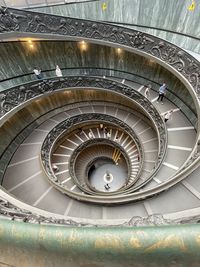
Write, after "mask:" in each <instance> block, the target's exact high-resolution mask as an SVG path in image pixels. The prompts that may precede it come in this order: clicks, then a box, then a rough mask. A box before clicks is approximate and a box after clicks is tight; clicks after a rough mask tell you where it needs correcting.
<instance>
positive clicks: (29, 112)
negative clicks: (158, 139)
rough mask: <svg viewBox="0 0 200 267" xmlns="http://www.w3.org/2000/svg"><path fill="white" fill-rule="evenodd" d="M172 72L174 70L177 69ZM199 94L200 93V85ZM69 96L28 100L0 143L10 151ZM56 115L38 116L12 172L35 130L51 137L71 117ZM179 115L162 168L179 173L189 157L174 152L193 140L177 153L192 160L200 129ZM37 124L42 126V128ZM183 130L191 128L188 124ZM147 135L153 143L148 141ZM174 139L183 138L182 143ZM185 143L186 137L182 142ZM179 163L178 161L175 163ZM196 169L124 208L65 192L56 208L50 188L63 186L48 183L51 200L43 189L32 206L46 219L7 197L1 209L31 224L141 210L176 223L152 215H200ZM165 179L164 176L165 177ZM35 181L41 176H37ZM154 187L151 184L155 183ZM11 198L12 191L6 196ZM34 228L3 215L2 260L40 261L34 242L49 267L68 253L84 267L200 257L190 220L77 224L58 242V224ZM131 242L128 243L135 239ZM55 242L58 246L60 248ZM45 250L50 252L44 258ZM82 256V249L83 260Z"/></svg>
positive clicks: (70, 259)
mask: <svg viewBox="0 0 200 267" xmlns="http://www.w3.org/2000/svg"><path fill="white" fill-rule="evenodd" d="M13 62H14V61H13ZM83 62H87V60H86V58H85V59H84V61H83ZM56 63H57V62H56ZM158 69H159V68H158ZM155 70H157V68H155ZM170 75H172V74H171V73H170ZM170 75H169V76H168V75H167V74H166V77H168V78H169V79H170V77H171V76H170ZM158 77H159V75H158ZM162 79H163V77H162ZM168 81H169V80H168ZM169 83H170V82H169ZM137 86H138V87H137V88H136V90H140V88H141V84H140V85H137ZM188 87H189V86H188ZM183 90H184V89H183ZM80 92H81V90H80V91H77V92H76V93H77V95H76V99H77V100H78V102H79V101H80V100H83V99H84V100H86V99H85V98H84V97H83V95H82V94H81V93H80ZM184 92H187V95H185V97H186V98H188V99H189V102H188V103H189V105H191V103H193V102H192V101H191V99H192V97H190V96H189V93H188V91H187V89H185V91H184ZM78 93H80V94H78ZM196 94H198V91H196ZM156 95H157V94H155V93H154V92H153V95H152V96H151V99H150V100H151V101H152V103H154V102H155V101H153V98H155V99H156ZM180 95H181V92H180ZM55 96H56V97H55ZM64 96H65V97H68V98H67V103H69V102H68V100H69V101H72V102H73V98H70V95H69V94H65V95H64V94H63V95H62V96H61V93H58V94H52V95H49V96H48V97H47V98H45V97H44V98H43V99H41V100H40V99H39V98H38V99H35V102H34V103H31V104H30V106H27V107H25V108H24V109H23V110H20V111H19V112H18V113H17V114H15V115H14V116H13V118H11V117H10V118H9V119H8V120H7V121H6V122H5V124H4V125H3V126H2V133H3V134H4V135H5V133H6V134H7V135H9V134H11V138H10V137H7V136H6V139H7V143H5V144H4V143H3V142H2V144H1V145H2V146H1V147H2V149H5V148H6V146H7V144H8V143H9V142H10V141H11V139H12V137H14V136H15V135H17V134H18V133H20V132H21V130H22V129H23V127H24V126H26V125H28V124H29V123H30V122H31V120H32V119H33V118H37V117H38V116H41V115H42V114H44V113H45V112H48V111H49V109H54V108H55V107H59V105H60V104H64V105H65V104H66V98H65V97H64ZM89 96H90V97H91V99H93V97H94V93H93V92H90V93H89ZM108 96H109V93H108V92H105V95H103V97H102V96H101V94H99V95H97V96H96V97H95V101H103V100H105V97H106V100H107V97H108ZM60 98H61V99H60ZM108 98H109V97H108ZM196 98H197V96H196ZM196 98H195V97H194V95H193V99H195V101H194V102H195V104H196V107H197V108H198V102H197V99H196ZM111 99H112V101H114V102H115V101H116V100H117V98H116V99H115V98H113V96H112V95H111V94H110V99H108V100H109V104H110V103H111V101H110V100H111ZM190 101H191V102H190ZM118 103H119V104H126V105H127V101H126V103H125V101H124V100H123V99H121V101H119V100H118ZM45 104H46V106H45ZM41 106H42V107H41ZM87 106H88V107H89V108H90V109H91V110H95V106H93V105H91V101H90V102H89V103H87ZM155 106H156V108H157V109H158V110H159V112H160V114H162V113H163V112H165V111H166V109H170V108H175V106H174V104H173V103H172V102H170V101H168V100H167V99H166V102H165V105H157V104H156V103H155ZM129 107H130V108H131V104H129ZM74 109H76V112H79V113H83V112H84V110H85V109H86V110H87V107H82V108H81V107H79V108H77V106H76V105H75V107H74ZM176 109H178V107H176ZM60 111H64V112H65V110H64V109H63V110H62V108H61V109H60ZM105 111H107V106H106V109H104V108H103V112H105ZM34 112H35V114H34ZM67 112H68V111H66V113H67ZM66 113H65V114H66ZM52 114H53V115H56V116H53V117H50V118H49V116H48V115H49V114H47V116H46V115H45V116H46V119H47V118H48V119H47V120H45V116H44V120H43V118H42V121H40V118H39V119H38V121H37V122H36V125H34V127H35V129H34V131H33V132H32V134H31V135H30V136H29V137H28V138H27V139H26V140H24V138H25V137H26V136H27V135H26V134H25V135H24V136H22V138H21V140H17V142H16V144H14V150H15V149H16V148H17V146H18V145H19V144H20V142H21V141H24V143H23V144H21V145H20V149H21V152H22V153H20V149H19V150H18V151H17V153H16V155H15V156H14V157H13V159H12V160H13V162H11V164H10V166H9V168H8V169H9V170H11V172H12V167H15V166H16V165H17V164H18V163H19V162H18V160H20V155H21V156H22V159H23V160H24V155H26V153H23V151H27V150H28V149H27V148H28V146H29V145H30V143H29V141H30V140H34V138H35V137H36V135H35V132H39V133H43V135H45V134H47V133H48V131H49V130H50V129H51V128H52V127H53V126H54V125H55V123H57V122H56V119H57V120H63V117H65V115H63V114H59V112H57V111H55V113H54V110H53V112H52ZM52 114H51V115H52ZM114 114H116V115H117V114H118V109H117V108H116V109H115V111H114ZM123 114H124V113H123V112H122V113H120V116H122V118H123ZM197 114H199V110H197ZM57 115H58V116H57ZM69 116H70V114H69ZM127 118H128V117H127V116H126V119H127ZM174 118H175V119H174V120H173V121H172V122H170V123H169V124H168V125H167V130H168V132H169V146H170V147H168V155H167V157H166V161H165V162H164V164H163V166H162V171H163V173H166V171H167V170H168V169H167V168H171V167H172V168H171V169H173V174H176V171H178V170H179V168H181V167H182V165H183V164H184V162H182V161H179V159H178V156H177V158H173V157H172V154H173V153H171V154H170V150H173V149H174V147H176V148H177V147H178V146H179V149H180V147H181V148H183V146H184V145H185V146H186V145H187V147H184V149H185V150H184V151H186V152H187V154H186V152H183V151H181V154H180V153H179V152H177V151H176V155H181V159H182V156H183V153H184V157H185V159H186V160H187V159H188V157H189V155H190V152H191V151H192V149H193V148H192V146H193V145H195V138H196V132H195V130H194V126H193V125H191V124H190V123H189V122H188V120H187V119H186V118H185V116H184V115H183V114H182V113H181V112H180V113H179V111H178V110H177V113H176V114H175V116H174ZM124 120H125V119H124ZM17 121H19V122H20V123H19V124H20V125H19V124H18V123H17ZM174 123H175V124H174ZM38 125H39V127H37V126H38ZM177 125H178V128H179V129H178V130H177V129H176V128H177V127H176V126H177ZM34 127H33V128H34ZM13 128H14V131H13ZM182 128H184V130H183V129H182ZM185 128H187V129H185ZM174 129H176V130H174ZM32 130H33V129H32ZM146 130H147V129H140V133H141V134H143V133H144V131H146ZM6 131H8V132H6ZM173 131H178V133H177V132H176V133H175V135H173ZM179 131H180V132H179ZM182 131H183V132H182ZM187 131H191V132H190V137H191V139H189V138H188V134H187ZM180 133H181V137H182V138H180ZM27 134H29V132H27ZM22 135H23V134H22ZM34 135H35V136H34ZM38 136H40V137H44V136H42V134H41V135H40V134H39V135H37V137H38ZM31 138H33V139H31ZM41 139H42V138H41ZM40 141H41V140H40ZM147 141H148V142H149V140H147ZM174 141H175V142H177V143H176V144H175V143H174ZM180 141H181V142H182V143H180ZM14 143H15V142H14ZM189 146H191V147H189ZM26 149H27V150H26ZM14 150H12V149H11V154H12V153H13V151H14ZM38 150H39V149H38V147H37V144H35V145H34V149H32V150H29V152H30V154H31V155H32V153H33V154H34V153H35V151H37V153H38ZM197 152H198V151H197ZM7 153H10V151H9V150H8V151H7ZM30 154H29V155H30ZM194 156H195V157H198V156H199V155H198V154H197V153H196V154H195V155H194ZM195 157H194V158H193V159H191V160H194V161H193V163H194V164H193V165H195V164H196V166H197V164H198V163H197V158H195ZM147 160H148V159H147ZM167 160H169V162H167ZM195 160H196V161H195ZM25 161H26V159H25ZM175 161H176V164H177V165H174V164H175V163H174V162H175ZM4 163H5V162H3V163H2V166H4ZM16 163H17V164H16ZM37 163H38V162H37ZM178 164H179V165H178ZM19 165H20V164H19ZM38 166H39V164H37V167H38ZM26 170H29V168H26ZM197 170H198V169H197ZM147 171H148V170H147ZM170 171H171V170H170ZM196 174H198V171H197V172H196V171H195V172H193V173H192V174H190V176H189V177H187V178H186V179H185V180H184V181H182V182H180V183H178V184H177V185H175V186H174V187H173V188H171V189H169V190H166V191H165V192H163V193H162V194H160V195H156V196H154V197H153V198H152V199H149V200H146V199H144V200H142V201H140V202H138V203H135V204H134V206H132V205H131V203H130V204H127V206H124V205H123V206H118V207H116V208H115V207H96V206H90V207H86V205H85V204H84V203H81V202H78V204H77V203H76V202H75V201H73V200H70V199H68V198H67V197H66V196H62V197H61V196H59V197H58V198H57V199H56V201H55V203H57V204H58V205H57V206H55V205H53V203H52V204H51V205H50V204H49V203H50V202H48V192H51V193H52V192H53V193H55V195H56V194H57V193H56V190H54V189H52V188H50V187H48V186H49V185H48V186H47V187H46V188H45V190H47V191H45V195H44V192H43V193H42V196H43V197H44V198H45V196H47V198H45V199H44V200H45V201H44V202H42V196H40V197H39V195H37V196H38V199H34V200H33V199H32V200H31V201H32V203H31V204H32V205H33V206H34V207H33V209H32V211H35V212H36V214H40V215H41V214H43V216H44V217H43V218H41V217H37V215H34V214H27V213H26V212H25V211H22V210H19V209H17V208H16V207H14V208H13V210H12V211H10V210H9V208H10V205H11V204H10V203H9V202H6V201H5V202H3V203H2V200H1V205H2V206H3V209H2V210H3V211H4V213H3V214H4V215H5V214H6V215H9V216H10V217H11V218H12V219H13V220H15V219H16V220H22V219H21V218H23V221H24V222H37V223H40V222H42V223H55V224H56V223H58V224H59V223H62V222H63V223H64V224H67V225H73V224H74V221H73V220H71V219H69V220H65V218H66V216H67V215H69V216H71V217H70V218H73V217H76V216H77V215H79V214H80V215H83V216H84V219H85V220H83V221H82V222H81V223H80V224H79V223H78V222H77V221H76V222H75V225H77V226H80V225H89V226H91V224H89V223H88V222H89V219H88V218H91V217H92V216H94V217H93V219H92V220H93V222H94V220H95V222H98V220H101V221H102V223H103V222H104V221H106V220H110V221H113V218H115V217H116V218H119V217H118V216H122V217H123V218H130V214H134V215H135V214H137V215H138V216H141V217H143V218H144V217H146V216H149V218H150V219H149V221H148V224H150V225H152V224H154V223H155V224H156V223H157V224H168V223H170V221H167V220H164V219H163V218H162V217H160V216H158V217H156V216H153V214H155V213H157V212H158V213H161V214H164V216H166V217H165V218H173V216H174V218H176V219H177V218H178V217H179V218H183V217H184V215H186V217H189V215H190V214H194V212H195V210H196V211H197V213H196V214H199V213H198V212H199V205H200V197H199V195H200V194H199V192H198V186H196V187H195V183H197V185H198V176H197V177H196V176H195V175H196ZM10 177H11V176H10ZM34 177H35V176H34ZM34 177H29V178H28V179H29V180H31V179H32V178H34ZM168 177H170V175H168V174H167V177H163V176H161V177H155V178H156V179H154V181H153V180H152V181H151V183H150V185H146V186H145V187H144V188H143V189H141V190H140V194H142V193H143V192H144V193H145V191H146V190H147V191H148V190H152V188H154V187H159V186H160V187H162V184H164V183H165V182H166V183H167V182H169V181H166V180H165V179H168ZM15 178H22V177H21V176H20V177H17V172H16V176H15ZM23 178H24V177H23ZM25 178H27V177H25ZM161 178H162V179H163V180H161ZM180 179H181V178H180ZM190 180H192V181H190ZM32 181H34V179H33V180H32ZM24 184H25V181H21V185H24ZM43 185H44V184H43ZM45 186H46V185H45ZM45 186H44V187H45ZM148 186H149V187H150V189H149V188H148ZM18 187H19V184H17V188H18ZM15 189H16V188H15V186H13V188H9V190H10V192H11V194H12V191H14V190H15ZM42 189H44V188H42V186H38V187H36V193H37V194H39V193H40V190H41V191H42ZM143 190H144V191H143ZM30 191H33V187H29V188H28V189H27V188H26V187H24V191H22V192H23V197H25V198H28V197H29V196H30V195H29V193H30ZM2 192H3V191H2ZM2 194H3V193H2ZM4 196H6V194H5V195H4ZM57 196H58V194H57V195H56V197H57ZM34 197H35V196H34ZM186 200H187V201H186ZM66 202H67V204H68V206H67V208H66ZM17 204H18V205H19V202H18V200H17V199H16V205H17ZM11 207H12V205H11ZM21 207H22V206H21ZM35 207H38V208H40V212H38V210H37V209H36V208H35ZM24 208H27V206H26V205H24ZM45 208H46V210H48V209H51V208H52V210H51V211H50V213H48V212H45V211H43V209H45ZM176 208H177V209H176ZM37 212H38V213H37ZM24 213H25V214H27V216H24V215H23V214H24ZM54 213H57V214H58V213H59V214H58V217H56V218H57V219H55V218H54V217H53V216H55V214H54ZM47 214H51V216H52V217H53V218H48V219H47V218H45V215H46V216H47ZM180 214H181V215H180ZM20 215H21V217H20ZM151 215H152V217H151ZM170 216H171V217H170ZM122 217H120V218H119V221H120V220H121V221H123V218H122ZM58 218H59V219H58ZM142 220H143V219H140V220H139V223H142ZM154 220H155V221H154ZM84 221H85V224H84V223H83V222H84ZM152 221H153V223H152ZM123 222H124V221H123ZM133 223H134V219H133V220H132V219H131V220H129V221H128V222H127V221H126V223H125V224H124V226H130V225H133ZM97 224H98V223H97ZM29 226H30V224H28V227H27V228H26V229H25V228H24V227H23V226H22V224H21V223H20V224H18V223H16V222H13V223H8V224H7V225H5V223H4V221H3V220H2V224H1V230H2V231H1V233H0V234H1V236H2V240H3V244H2V250H1V251H3V256H2V260H3V261H4V262H7V263H10V264H14V261H13V260H14V257H13V255H16V257H15V260H16V259H17V256H19V259H17V260H18V262H20V261H21V262H22V261H23V263H25V264H29V265H28V266H31V264H32V265H33V262H34V260H33V261H32V262H30V257H29V255H30V250H29V247H32V248H33V247H34V251H33V250H32V251H31V252H33V254H34V255H37V256H36V258H37V260H38V262H40V263H41V266H45V264H48V265H49V264H54V263H55V264H58V265H60V266H62V264H63V262H64V260H65V259H66V262H67V263H66V264H67V266H70V267H71V266H73V265H72V264H74V266H76V265H77V266H81V267H83V266H104V265H105V264H108V265H109V266H123V265H126V266H127V263H128V264H129V263H130V264H129V265H130V266H132V265H133V263H134V264H136V266H140V265H141V264H142V265H144V264H152V266H161V264H162V263H163V261H164V259H165V260H166V258H168V260H169V262H168V263H166V264H165V265H166V266H170V267H171V266H173V265H174V266H189V265H191V266H198V262H199V254H198V247H199V236H198V233H199V227H198V225H196V226H190V228H189V229H190V230H188V228H187V227H180V228H179V227H178V226H177V227H176V226H172V227H166V228H146V229H144V228H141V229H140V228H138V229H137V230H136V232H135V231H134V230H133V229H132V228H129V229H126V228H117V229H115V228H112V229H108V231H107V232H106V231H105V228H103V229H101V228H100V229H98V230H99V231H96V229H94V228H88V229H87V228H79V229H81V230H80V231H77V230H76V229H74V228H73V229H67V228H59V227H56V234H55V235H56V241H55V240H54V229H55V228H54V229H53V228H52V227H51V226H47V227H43V226H41V227H40V226H39V227H38V226H34V227H29ZM10 229H12V231H10ZM63 229H64V230H63ZM157 229H158V230H157ZM161 229H162V230H161ZM62 230H63V231H62ZM68 230H69V231H68ZM26 231H27V232H26ZM32 231H33V232H32ZM71 231H72V232H71ZM81 231H83V233H84V234H86V235H83V238H84V241H82V240H81V239H80V234H81ZM64 232H65V233H64ZM87 232H88V233H89V234H88V235H87ZM28 233H31V234H32V233H34V234H35V235H34V237H33V236H32V235H31V238H32V239H31V241H32V240H33V243H34V245H32V244H30V243H29V240H30V239H27V238H30V237H28ZM10 234H11V236H12V237H13V238H14V241H13V242H12V245H13V246H14V248H15V249H13V247H12V246H8V241H9V240H12V239H10ZM66 234H67V236H68V234H69V239H68V238H66ZM86 236H87V237H86ZM97 236H98V237H97ZM144 237H145V238H147V239H146V240H145V239H143V238H144ZM155 237H156V238H155ZM37 238H38V239H39V240H38V239H37ZM191 238H192V239H191ZM44 240H45V242H47V243H46V245H45V242H44V243H43V241H44ZM124 240H125V242H124ZM189 240H190V241H189ZM191 240H192V241H191ZM24 242H25V244H26V249H24V250H23V251H24V254H23V255H22V253H21V252H20V248H19V247H20V246H21V248H24ZM85 242H86V243H87V244H89V247H87V246H86V243H85ZM90 242H91V243H90ZM126 242H128V245H127V243H126ZM148 242H150V243H148ZM191 242H192V245H191ZM47 244H48V245H49V246H48V245H47ZM38 245H41V246H40V249H41V247H42V249H41V252H39V253H38V250H37V249H38ZM54 245H55V246H56V249H55V247H54ZM60 245H61V246H62V248H67V251H68V252H69V251H70V254H69V255H68V254H67V256H66V257H63V255H64V254H63V253H64V252H63V250H60ZM79 245H80V246H79ZM80 247H81V249H80ZM43 248H44V250H43ZM84 248H86V250H84ZM92 248H95V249H94V251H93V250H92ZM196 248H197V249H196ZM57 249H58V250H59V252H58V253H60V254H59V255H62V257H58V254H57V255H55V254H53V253H52V254H51V251H57ZM96 250H97V254H96V253H95V252H96ZM13 251H15V254H14V253H13ZM43 251H44V253H43ZM89 251H91V254H90V253H89V254H88V252H89ZM180 251H181V254H180ZM46 252H47V254H46ZM119 252H121V253H119ZM187 252H188V253H187ZM49 253H50V254H51V255H52V257H48V256H47V255H48V254H49ZM129 253H130V254H129ZM134 253H135V254H134ZM44 255H45V257H43V256H44ZM65 255H66V254H65ZM77 255H81V258H80V261H79V258H78V257H77ZM88 255H89V256H91V258H90V259H89V262H88V261H87V260H86V259H84V257H85V256H88ZM105 255H106V256H105ZM113 255H114V257H115V256H116V257H115V260H113ZM169 255H170V256H169ZM179 255H180V257H179ZM54 256H55V258H54ZM104 256H105V257H104ZM118 256H120V257H119V258H120V260H119V261H117V262H116V259H117V258H118ZM124 256H125V258H124ZM93 257H94V258H93ZM56 258H57V259H58V258H59V260H60V261H57V260H56ZM74 259H76V261H74ZM124 259H126V262H124ZM34 264H35V262H34ZM192 264H193V265H192Z"/></svg>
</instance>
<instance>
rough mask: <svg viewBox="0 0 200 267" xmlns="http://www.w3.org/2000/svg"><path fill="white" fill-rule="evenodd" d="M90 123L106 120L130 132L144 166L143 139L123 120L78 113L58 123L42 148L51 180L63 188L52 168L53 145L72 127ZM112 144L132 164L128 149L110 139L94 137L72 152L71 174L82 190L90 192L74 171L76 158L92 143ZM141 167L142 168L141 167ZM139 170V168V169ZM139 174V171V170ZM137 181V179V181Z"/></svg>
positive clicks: (103, 115)
mask: <svg viewBox="0 0 200 267" xmlns="http://www.w3.org/2000/svg"><path fill="white" fill-rule="evenodd" d="M88 121H89V123H90V124H92V123H93V122H95V121H97V122H98V123H99V122H103V123H104V122H106V123H111V124H113V125H115V127H118V128H121V129H122V130H123V131H125V132H126V133H128V134H129V135H130V137H131V138H132V139H133V140H134V142H135V144H136V147H137V150H138V153H139V158H140V161H141V167H142V163H143V155H144V152H143V147H142V146H141V141H140V140H139V138H138V136H137V135H136V134H135V132H134V131H133V130H132V129H131V128H130V127H129V126H127V124H125V123H124V122H123V121H121V120H119V119H117V118H114V117H112V116H109V115H105V114H98V113H95V114H93V113H91V114H90V113H87V114H84V115H76V116H74V117H71V118H68V119H66V120H65V121H62V122H61V123H59V124H58V125H56V126H55V127H54V128H53V129H52V130H51V131H50V132H49V133H48V135H47V137H46V138H45V140H44V142H43V145H42V148H41V159H42V163H43V166H44V168H45V170H46V172H47V174H48V177H49V179H50V180H52V182H53V183H57V185H58V187H57V188H59V187H60V186H61V187H62V189H65V186H64V185H62V184H61V183H60V182H59V181H58V180H57V178H56V177H55V175H54V172H53V171H52V168H51V152H52V151H53V148H52V147H53V146H54V144H55V143H56V142H57V141H58V140H59V139H60V137H61V136H64V135H65V136H66V135H67V133H68V131H69V130H70V127H71V126H73V127H77V128H78V127H79V124H80V123H84V122H85V123H86V122H88ZM98 143H101V144H103V143H104V144H111V145H114V147H117V148H119V149H120V151H121V152H122V154H123V156H124V157H125V159H126V161H127V165H128V166H131V164H130V163H131V162H130V160H129V157H128V156H127V155H126V151H125V150H124V149H123V147H121V146H120V145H118V144H117V143H115V142H113V141H111V140H108V139H106V140H105V139H101V138H98V139H92V140H88V141H85V142H84V143H82V144H81V145H79V146H78V147H77V148H76V149H75V150H74V152H73V153H72V155H71V157H70V159H69V161H70V162H69V167H70V168H69V170H70V176H71V177H72V178H73V180H74V181H75V183H76V184H77V185H78V186H79V188H80V189H81V190H82V191H85V192H86V193H88V190H87V188H84V187H83V186H82V185H83V184H85V181H79V179H78V177H76V175H75V172H74V164H75V161H76V158H77V156H78V154H79V153H80V152H81V151H83V150H84V149H85V148H86V147H88V146H90V145H91V144H92V145H94V144H98ZM140 169H141V168H140ZM138 171H139V170H138ZM138 174H139V172H138ZM138 178H139V177H138ZM134 182H136V179H135V181H134ZM89 193H93V192H91V191H90V192H89Z"/></svg>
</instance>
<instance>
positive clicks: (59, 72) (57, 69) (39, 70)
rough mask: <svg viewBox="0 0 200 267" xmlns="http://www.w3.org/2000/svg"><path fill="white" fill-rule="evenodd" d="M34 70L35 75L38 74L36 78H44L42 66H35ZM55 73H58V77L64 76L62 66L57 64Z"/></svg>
mask: <svg viewBox="0 0 200 267" xmlns="http://www.w3.org/2000/svg"><path fill="white" fill-rule="evenodd" d="M33 72H34V74H35V76H36V78H37V79H38V80H42V79H43V75H42V71H41V69H40V68H37V67H35V68H34V70H33ZM55 73H56V76H57V77H62V76H63V75H62V71H61V69H60V67H59V66H58V65H56V70H55Z"/></svg>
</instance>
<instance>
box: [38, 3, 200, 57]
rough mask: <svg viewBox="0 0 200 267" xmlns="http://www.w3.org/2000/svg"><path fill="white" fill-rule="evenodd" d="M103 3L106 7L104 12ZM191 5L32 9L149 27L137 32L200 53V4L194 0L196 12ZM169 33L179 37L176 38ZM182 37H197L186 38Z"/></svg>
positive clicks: (72, 5) (62, 6) (85, 5)
mask: <svg viewBox="0 0 200 267" xmlns="http://www.w3.org/2000/svg"><path fill="white" fill-rule="evenodd" d="M104 2H105V3H106V5H107V6H106V8H105V9H104V10H103V8H102V5H103V3H104ZM191 3H192V0H181V1H180V0H177V1H174V0H162V1H160V0H151V1H149V0H109V1H88V2H87V3H86V2H85V3H84V2H83V3H76V4H68V5H60V6H59V5H58V6H52V7H42V8H37V9H36V8H35V9H33V10H37V11H38V12H45V13H51V14H55V15H62V16H71V17H78V18H85V19H91V20H102V21H109V22H117V23H127V24H131V25H139V26H144V27H147V28H138V29H139V30H141V31H143V30H144V31H145V32H148V33H150V34H153V35H156V36H158V37H160V38H163V39H166V40H168V41H170V42H173V43H175V44H177V45H178V46H181V47H183V48H185V49H188V50H191V51H195V52H197V53H200V43H199V40H198V39H199V38H200V30H199V20H200V4H199V1H196V0H195V3H196V6H195V9H194V10H193V11H192V10H191V11H190V10H188V7H189V6H190V5H191ZM152 28H153V29H152ZM156 29H158V30H156ZM165 30H166V31H165ZM170 31H173V32H176V33H177V34H175V35H174V34H172V33H170ZM180 34H183V35H188V36H191V37H194V38H185V37H184V36H182V35H180Z"/></svg>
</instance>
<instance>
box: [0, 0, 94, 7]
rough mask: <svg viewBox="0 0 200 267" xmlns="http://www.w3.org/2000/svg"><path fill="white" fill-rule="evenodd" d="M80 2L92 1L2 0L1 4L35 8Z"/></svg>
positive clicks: (0, 0)
mask: <svg viewBox="0 0 200 267" xmlns="http://www.w3.org/2000/svg"><path fill="white" fill-rule="evenodd" d="M78 2H91V1H88V0H0V6H6V7H14V8H33V7H41V6H51V5H60V4H70V3H78Z"/></svg>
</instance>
